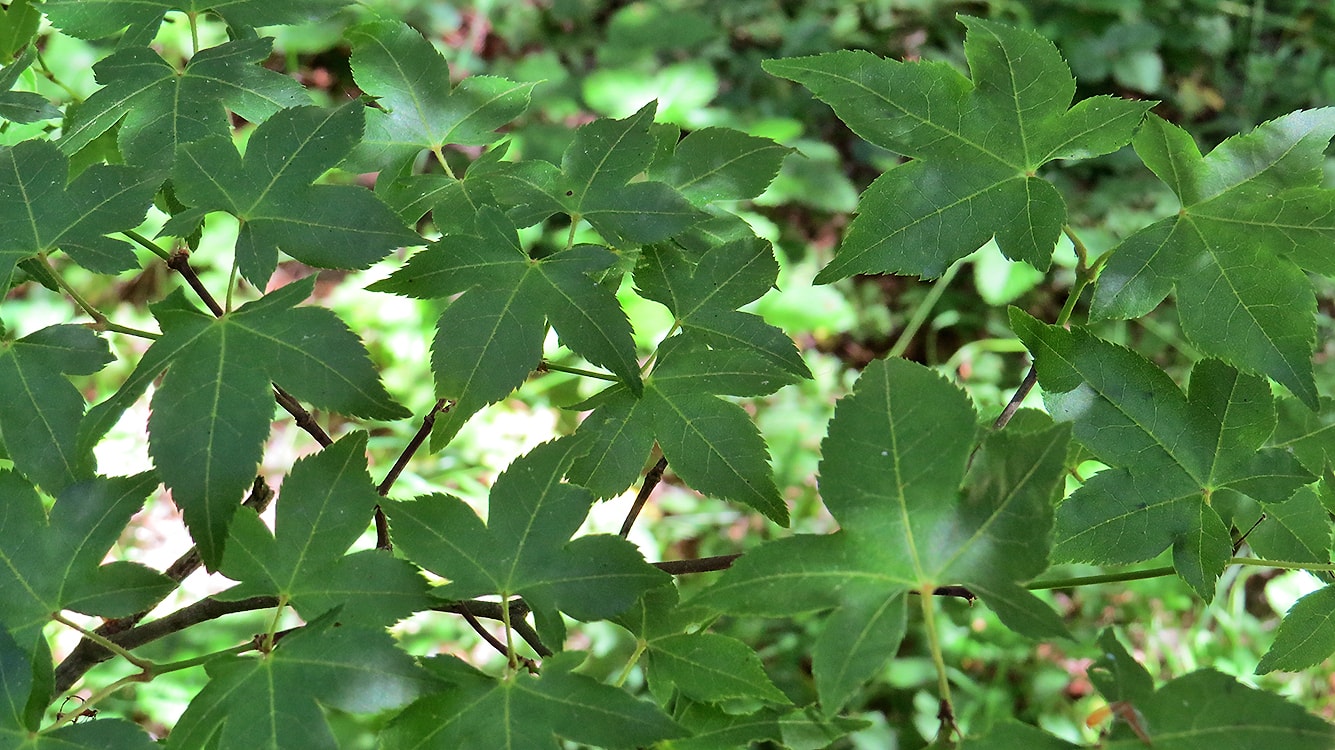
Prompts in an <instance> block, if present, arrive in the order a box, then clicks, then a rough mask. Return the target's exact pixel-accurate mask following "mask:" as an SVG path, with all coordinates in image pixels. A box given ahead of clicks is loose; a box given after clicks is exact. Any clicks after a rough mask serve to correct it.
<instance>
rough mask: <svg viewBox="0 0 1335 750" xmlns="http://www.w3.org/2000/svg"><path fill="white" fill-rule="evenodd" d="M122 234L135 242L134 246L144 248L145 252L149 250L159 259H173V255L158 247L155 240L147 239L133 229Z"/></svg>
mask: <svg viewBox="0 0 1335 750" xmlns="http://www.w3.org/2000/svg"><path fill="white" fill-rule="evenodd" d="M121 234H123V235H125V237H126V238H127V239H129V240H130V241H131V242H133V243H134V244H136V245H138V246H140V247H142V248H144V249H145V250H148V251H149V252H151V253H153V254H154V255H156V256H158V257H159V258H162V259H163V260H171V259H172V254H171V253H169V252H167V251H166V250H163V249H162V248H161V247H160V246H159V245H158V243H156V242H154V241H153V240H150V239H148V238H147V237H145V236H144V235H142V234H140V233H138V232H136V231H134V230H133V229H127V230H125V231H124V232H121Z"/></svg>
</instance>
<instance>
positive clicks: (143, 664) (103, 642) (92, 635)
mask: <svg viewBox="0 0 1335 750" xmlns="http://www.w3.org/2000/svg"><path fill="white" fill-rule="evenodd" d="M51 619H52V620H55V621H56V622H58V623H60V624H61V625H64V626H65V627H68V628H70V629H72V630H76V631H78V632H79V633H80V634H81V635H83V637H84V638H87V639H88V640H90V641H92V642H94V643H96V644H97V645H99V646H101V647H102V648H105V649H106V650H108V651H110V652H111V653H113V654H115V655H117V656H119V657H121V658H122V659H124V660H126V661H128V662H130V663H131V664H133V665H135V666H136V667H139V668H140V669H142V670H143V671H145V672H152V671H153V670H154V669H155V668H156V667H157V665H156V664H154V663H153V662H151V661H148V660H146V659H140V658H139V657H137V656H135V655H134V654H132V653H130V652H129V651H127V650H126V649H124V648H122V647H121V646H119V645H117V644H116V643H114V642H112V641H111V640H109V639H107V638H106V637H105V636H102V635H99V634H98V633H96V632H94V631H92V630H89V629H88V628H85V627H84V626H82V625H80V624H79V623H77V622H74V621H73V620H71V619H69V618H68V617H66V616H64V615H62V614H61V613H59V612H55V613H53V614H52V615H51Z"/></svg>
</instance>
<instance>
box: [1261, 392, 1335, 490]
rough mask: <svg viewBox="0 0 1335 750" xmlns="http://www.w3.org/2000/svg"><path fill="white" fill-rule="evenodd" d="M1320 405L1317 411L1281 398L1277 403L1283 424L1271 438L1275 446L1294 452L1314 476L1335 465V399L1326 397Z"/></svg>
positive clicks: (1295, 401)
mask: <svg viewBox="0 0 1335 750" xmlns="http://www.w3.org/2000/svg"><path fill="white" fill-rule="evenodd" d="M1320 404H1321V409H1320V410H1319V411H1315V412H1314V411H1312V410H1311V409H1309V408H1307V405H1306V404H1303V403H1302V402H1300V401H1298V400H1297V399H1292V398H1281V399H1279V401H1278V402H1276V404H1275V409H1276V411H1277V412H1278V416H1279V423H1278V424H1277V425H1276V426H1275V435H1274V437H1273V438H1272V439H1271V443H1272V444H1273V445H1274V446H1276V447H1279V448H1287V449H1289V450H1291V451H1293V455H1294V456H1295V457H1297V459H1298V461H1299V462H1301V463H1302V465H1303V467H1304V468H1306V469H1307V470H1308V471H1310V472H1312V473H1313V474H1320V473H1322V472H1323V471H1325V470H1326V468H1327V467H1328V466H1335V399H1331V398H1322V399H1321V402H1320Z"/></svg>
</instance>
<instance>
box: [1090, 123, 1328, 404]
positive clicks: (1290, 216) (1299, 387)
mask: <svg viewBox="0 0 1335 750" xmlns="http://www.w3.org/2000/svg"><path fill="white" fill-rule="evenodd" d="M1332 136H1335V107H1327V108H1325V109H1316V110H1311V111H1307V112H1294V113H1292V114H1289V115H1285V116H1284V117H1281V118H1279V119H1276V120H1272V121H1270V122H1267V123H1264V124H1262V125H1260V126H1259V127H1257V128H1256V129H1255V130H1253V131H1252V132H1250V133H1248V134H1246V135H1241V136H1235V137H1233V138H1230V139H1229V140H1227V141H1225V142H1224V143H1222V144H1220V145H1219V146H1218V147H1217V148H1216V149H1215V150H1214V151H1211V152H1210V153H1209V155H1207V156H1201V153H1200V151H1199V150H1198V148H1197V146H1196V143H1195V142H1194V141H1193V140H1192V138H1191V136H1190V135H1188V134H1187V132H1186V131H1185V130H1183V129H1181V128H1179V127H1177V126H1176V125H1172V124H1169V123H1167V122H1165V121H1164V120H1162V119H1159V118H1157V117H1151V118H1149V119H1148V120H1147V121H1146V123H1145V127H1144V128H1142V129H1141V131H1140V132H1139V133H1138V134H1137V135H1136V138H1135V147H1136V153H1138V154H1139V155H1140V157H1141V159H1142V160H1143V161H1144V162H1145V164H1146V165H1147V166H1149V168H1150V169H1151V170H1153V171H1154V173H1155V174H1156V175H1158V177H1159V179H1161V180H1163V181H1164V182H1165V183H1167V184H1168V186H1169V187H1170V188H1172V189H1173V192H1174V193H1176V194H1177V196H1178V198H1179V199H1180V200H1181V202H1182V208H1181V210H1179V211H1178V212H1177V213H1176V214H1175V215H1173V216H1170V217H1168V218H1166V219H1162V220H1160V221H1158V222H1155V223H1154V224H1151V225H1150V226H1148V227H1145V228H1144V229H1142V230H1140V231H1138V232H1136V233H1135V234H1133V235H1131V236H1130V237H1128V238H1126V240H1124V241H1123V242H1122V243H1121V244H1120V245H1118V246H1117V247H1116V248H1115V252H1113V254H1112V256H1111V258H1110V259H1109V261H1108V263H1107V265H1106V266H1105V267H1104V269H1103V272H1102V273H1101V274H1100V276H1099V281H1098V286H1097V287H1096V288H1095V290H1094V300H1093V303H1092V304H1091V307H1090V313H1091V315H1092V316H1094V317H1095V318H1138V317H1142V316H1144V315H1145V314H1147V313H1148V312H1149V311H1150V310H1152V309H1154V307H1155V306H1157V305H1158V304H1159V303H1160V302H1161V301H1162V300H1163V299H1164V297H1166V296H1168V293H1169V292H1170V291H1176V295H1177V309H1178V315H1179V316H1180V317H1181V319H1182V332H1183V333H1184V334H1185V335H1186V337H1187V340H1188V341H1190V342H1191V343H1192V345H1193V346H1195V347H1196V348H1197V349H1199V350H1201V351H1202V352H1204V353H1205V354H1207V355H1210V356H1213V357H1219V358H1221V359H1223V360H1225V361H1227V362H1229V363H1230V364H1232V365H1234V366H1236V367H1240V368H1242V369H1245V370H1247V371H1249V372H1261V373H1264V374H1266V375H1268V376H1270V377H1271V378H1273V379H1274V380H1276V381H1278V382H1279V383H1282V384H1283V385H1284V386H1285V387H1286V388H1288V389H1289V390H1290V391H1292V392H1293V393H1294V394H1295V395H1297V396H1298V397H1299V398H1301V399H1302V400H1303V402H1304V403H1306V404H1307V405H1308V406H1309V407H1310V408H1312V409H1316V408H1317V391H1316V383H1315V381H1314V380H1313V375H1312V351H1313V347H1314V346H1315V342H1316V317H1315V314H1316V297H1315V295H1314V294H1313V292H1312V284H1311V282H1310V281H1308V279H1307V275H1306V274H1305V273H1304V269H1305V270H1308V271H1313V272H1316V273H1321V274H1326V275H1335V261H1332V260H1331V253H1330V245H1331V243H1332V242H1335V190H1326V189H1323V188H1321V187H1320V185H1321V183H1322V174H1323V172H1322V164H1323V160H1324V158H1325V157H1324V152H1325V150H1326V146H1327V145H1328V144H1329V143H1330V139H1331V137H1332Z"/></svg>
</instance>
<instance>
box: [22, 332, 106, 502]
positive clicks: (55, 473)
mask: <svg viewBox="0 0 1335 750" xmlns="http://www.w3.org/2000/svg"><path fill="white" fill-rule="evenodd" d="M111 360H112V356H111V351H110V350H109V349H108V348H107V342H105V341H103V340H102V339H101V338H99V337H98V336H97V334H95V333H93V332H92V331H90V330H88V329H87V328H84V327H82V326H71V325H62V326H51V327H49V328H43V329H42V330H40V331H37V332H35V333H32V334H29V335H27V336H25V337H23V338H21V339H19V340H18V341H14V342H6V343H0V439H3V444H4V445H5V447H6V448H7V449H8V452H9V458H10V459H11V460H13V462H14V468H16V469H18V470H19V471H20V472H22V473H23V475H24V476H26V477H27V478H28V479H29V480H31V481H32V482H33V483H35V484H36V485H37V486H39V487H41V488H42V489H43V490H45V491H46V492H47V493H48V494H51V495H55V494H56V493H58V492H59V491H60V490H62V489H64V488H65V487H67V486H68V485H70V484H72V483H74V482H76V481H79V480H81V479H90V478H92V476H93V473H94V469H95V468H96V467H95V465H94V461H93V455H92V452H91V451H88V450H80V449H79V448H78V446H77V445H76V437H77V435H78V432H79V422H80V421H81V420H82V419H83V411H84V400H83V396H82V394H80V393H79V389H78V388H75V387H74V385H73V384H71V383H70V382H69V380H67V379H66V378H65V377H64V376H65V375H91V374H93V373H95V372H97V371H99V370H101V369H102V368H103V366H105V365H106V364H107V363H108V362H110V361H111Z"/></svg>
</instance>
